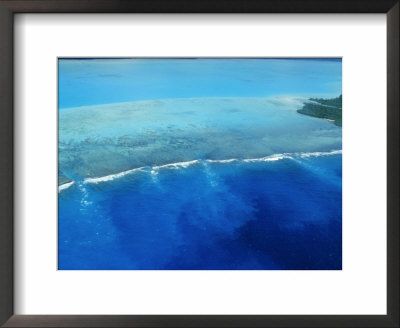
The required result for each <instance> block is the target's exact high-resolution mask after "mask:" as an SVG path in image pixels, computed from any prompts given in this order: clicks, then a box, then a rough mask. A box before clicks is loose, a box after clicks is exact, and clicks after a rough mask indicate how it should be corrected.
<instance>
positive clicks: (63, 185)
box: [58, 181, 75, 192]
mask: <svg viewBox="0 0 400 328" xmlns="http://www.w3.org/2000/svg"><path fill="white" fill-rule="evenodd" d="M74 183H75V181H71V182H67V183H63V184H62V185H60V186H58V192H60V191H63V190H65V189H67V188H69V187H71V186H72V185H73V184H74Z"/></svg>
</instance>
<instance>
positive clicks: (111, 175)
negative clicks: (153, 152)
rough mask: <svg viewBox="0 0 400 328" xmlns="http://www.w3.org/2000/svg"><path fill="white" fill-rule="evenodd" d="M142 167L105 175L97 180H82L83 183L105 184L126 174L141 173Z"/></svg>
mask: <svg viewBox="0 0 400 328" xmlns="http://www.w3.org/2000/svg"><path fill="white" fill-rule="evenodd" d="M143 169H144V167H138V168H136V169H132V170H128V171H124V172H120V173H115V174H110V175H106V176H104V177H99V178H86V179H85V180H83V182H84V183H99V182H105V181H112V180H114V179H118V178H121V177H123V176H125V175H127V174H130V173H133V172H136V171H141V170H143Z"/></svg>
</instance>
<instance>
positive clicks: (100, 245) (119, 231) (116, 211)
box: [59, 155, 342, 270]
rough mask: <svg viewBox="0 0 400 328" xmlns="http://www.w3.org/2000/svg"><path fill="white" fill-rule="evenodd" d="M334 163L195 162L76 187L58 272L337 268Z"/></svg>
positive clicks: (337, 173) (64, 221)
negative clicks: (178, 167)
mask: <svg viewBox="0 0 400 328" xmlns="http://www.w3.org/2000/svg"><path fill="white" fill-rule="evenodd" d="M341 160H342V156H341V155H331V156H325V157H313V158H301V159H296V160H292V159H283V160H279V161H275V162H259V163H243V162H241V163H235V162H233V163H224V164H220V163H202V164H196V165H193V166H190V167H188V168H180V169H163V170H159V172H158V174H156V175H152V174H151V173H150V172H140V173H135V174H132V175H129V176H125V177H123V178H120V179H116V180H113V181H109V182H103V183H99V184H75V185H74V186H72V187H70V188H69V189H67V190H65V191H62V192H61V193H60V196H59V269H78V270H79V269H109V270H113V269H139V270H143V269H149V270H157V269H167V270H180V269H182V270H187V269H197V270H202V269H205V270H213V269H215V270H225V269H226V270H232V269H246V270H257V269H258V270H260V269H261V270H276V269H278V270H279V269H282V270H340V269H341V268H342V172H341V167H342V164H341Z"/></svg>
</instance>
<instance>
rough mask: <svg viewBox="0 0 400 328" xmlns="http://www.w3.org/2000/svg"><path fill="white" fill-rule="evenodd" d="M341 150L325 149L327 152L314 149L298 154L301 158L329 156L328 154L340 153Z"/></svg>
mask: <svg viewBox="0 0 400 328" xmlns="http://www.w3.org/2000/svg"><path fill="white" fill-rule="evenodd" d="M341 153H342V150H341V149H339V150H332V151H327V152H321V151H316V152H313V153H299V154H298V156H299V157H302V158H307V157H318V156H329V155H337V154H341Z"/></svg>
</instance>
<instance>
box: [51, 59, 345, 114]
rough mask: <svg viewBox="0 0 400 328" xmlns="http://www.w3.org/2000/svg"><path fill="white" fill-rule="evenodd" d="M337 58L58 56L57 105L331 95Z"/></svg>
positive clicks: (336, 87)
mask: <svg viewBox="0 0 400 328" xmlns="http://www.w3.org/2000/svg"><path fill="white" fill-rule="evenodd" d="M341 92H342V63H341V59H211V58H210V59H125V60H121V59H95V60H71V59H60V60H59V98H58V102H59V108H66V107H76V106H88V105H97V104H109V103H115V102H127V101H134V100H148V99H164V98H195V97H267V96H271V95H274V96H275V95H291V96H306V97H337V96H338V95H339V94H340V93H341Z"/></svg>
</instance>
